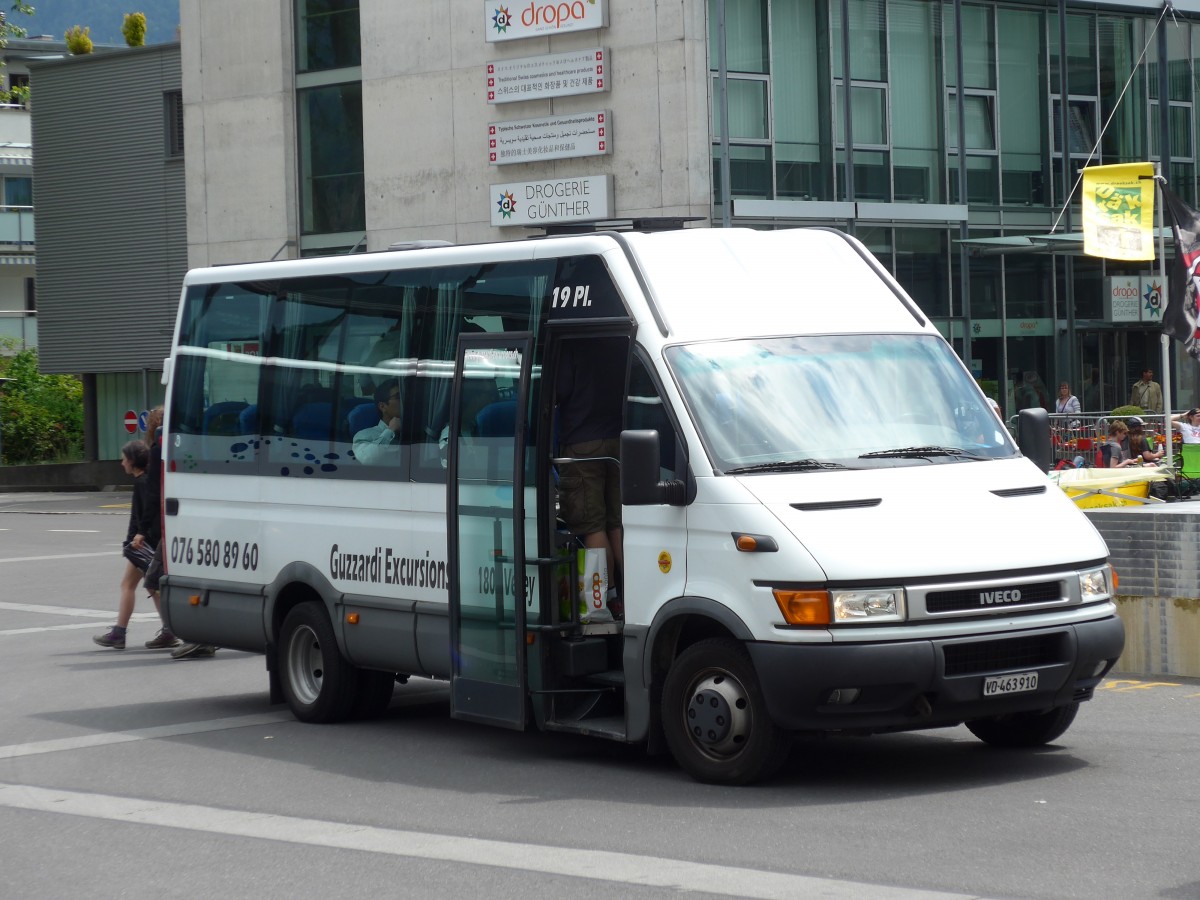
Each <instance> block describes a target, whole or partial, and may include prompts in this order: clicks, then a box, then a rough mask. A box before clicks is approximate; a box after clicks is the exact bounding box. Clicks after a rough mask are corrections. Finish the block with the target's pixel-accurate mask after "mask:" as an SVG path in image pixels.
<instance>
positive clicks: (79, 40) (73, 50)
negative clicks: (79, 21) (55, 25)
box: [63, 25, 92, 56]
mask: <svg viewBox="0 0 1200 900" xmlns="http://www.w3.org/2000/svg"><path fill="white" fill-rule="evenodd" d="M91 33H92V29H90V28H80V27H79V26H78V25H73V26H72V27H70V28H68V29H67V30H66V31H65V32H63V39H64V40H66V42H67V51H68V52H69V53H70V54H71V55H72V56H82V55H83V54H85V53H91V52H92V38H91Z"/></svg>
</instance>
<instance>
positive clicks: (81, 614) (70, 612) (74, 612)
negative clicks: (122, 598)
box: [0, 590, 158, 619]
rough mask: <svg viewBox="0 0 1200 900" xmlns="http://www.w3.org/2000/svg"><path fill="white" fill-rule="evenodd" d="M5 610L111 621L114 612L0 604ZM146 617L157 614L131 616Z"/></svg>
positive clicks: (27, 604)
mask: <svg viewBox="0 0 1200 900" xmlns="http://www.w3.org/2000/svg"><path fill="white" fill-rule="evenodd" d="M113 593H114V594H115V593H116V591H115V590H114V591H113ZM139 599H140V598H139ZM5 609H6V610H8V611H9V612H28V613H41V614H42V615H44V616H72V617H74V618H77V619H80V618H82V619H111V618H112V617H113V615H114V610H104V609H80V608H79V607H74V606H46V605H44V604H40V603H0V610H5ZM147 616H149V617H152V618H157V617H158V613H152V612H144V613H134V614H133V617H134V618H135V619H144V618H146V617H147Z"/></svg>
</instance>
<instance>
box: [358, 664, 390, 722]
mask: <svg viewBox="0 0 1200 900" xmlns="http://www.w3.org/2000/svg"><path fill="white" fill-rule="evenodd" d="M355 675H357V676H358V690H357V691H356V692H355V694H354V708H353V710H352V712H351V715H353V717H354V718H356V719H376V718H378V717H379V716H381V715H383V713H384V711H385V710H386V709H387V708H388V706H390V705H391V702H392V688H393V687H395V685H396V676H395V675H393V674H392V673H391V672H377V671H375V670H374V669H358V670H357V671H356V672H355Z"/></svg>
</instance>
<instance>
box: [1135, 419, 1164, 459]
mask: <svg viewBox="0 0 1200 900" xmlns="http://www.w3.org/2000/svg"><path fill="white" fill-rule="evenodd" d="M1128 421H1129V456H1130V458H1132V459H1134V460H1136V461H1138V462H1146V463H1156V462H1158V461H1159V460H1160V459H1162V458H1163V452H1162V451H1161V450H1155V449H1154V438H1152V437H1147V436H1146V423H1145V422H1143V421H1142V420H1141V418H1139V417H1138V416H1130V417H1129V420H1128Z"/></svg>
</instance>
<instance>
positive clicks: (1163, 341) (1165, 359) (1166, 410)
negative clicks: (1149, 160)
mask: <svg viewBox="0 0 1200 900" xmlns="http://www.w3.org/2000/svg"><path fill="white" fill-rule="evenodd" d="M1161 165H1162V164H1161V163H1157V162H1156V163H1155V164H1154V174H1155V176H1156V177H1155V179H1154V186H1155V189H1156V191H1157V192H1158V210H1157V212H1158V274H1159V277H1160V278H1161V279H1162V284H1163V293H1162V297H1161V300H1160V302H1161V306H1160V309H1161V310H1162V311H1164V312H1165V311H1166V301H1167V250H1166V236H1165V235H1164V234H1163V207H1164V206H1165V205H1166V201H1165V200H1164V199H1163V196H1162V190H1160V188H1161V187H1162V185H1163V183H1164V181H1165V179H1164V178H1163V176H1162V171H1161V169H1160V166H1161ZM1160 324H1161V321H1160ZM1158 342H1159V346H1160V348H1161V349H1162V389H1163V434H1164V435H1165V440H1166V442H1167V446H1166V447H1165V448H1164V449H1165V451H1166V455H1165V458H1166V460H1167V465H1168V466H1171V465H1174V464H1175V459H1174V456H1175V445H1174V443H1173V442H1172V441H1171V353H1170V348H1171V338H1170V336H1169V335H1168V334H1167V333H1166V332H1165V331H1160V332H1159V334H1158Z"/></svg>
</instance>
